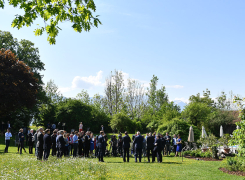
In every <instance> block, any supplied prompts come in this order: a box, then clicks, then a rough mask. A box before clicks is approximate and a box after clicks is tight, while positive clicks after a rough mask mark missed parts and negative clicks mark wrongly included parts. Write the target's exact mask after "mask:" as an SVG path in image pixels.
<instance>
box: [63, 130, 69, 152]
mask: <svg viewBox="0 0 245 180" xmlns="http://www.w3.org/2000/svg"><path fill="white" fill-rule="evenodd" d="M63 138H64V141H65V150H64V156H68V155H69V150H68V146H69V142H68V138H67V134H66V133H64V135H63Z"/></svg>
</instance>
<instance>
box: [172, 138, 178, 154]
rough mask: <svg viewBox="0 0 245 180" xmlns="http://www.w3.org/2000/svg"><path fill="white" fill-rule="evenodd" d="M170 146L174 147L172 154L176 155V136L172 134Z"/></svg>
mask: <svg viewBox="0 0 245 180" xmlns="http://www.w3.org/2000/svg"><path fill="white" fill-rule="evenodd" d="M172 144H173V147H174V154H176V148H177V138H176V135H175V134H174V137H173V140H172Z"/></svg>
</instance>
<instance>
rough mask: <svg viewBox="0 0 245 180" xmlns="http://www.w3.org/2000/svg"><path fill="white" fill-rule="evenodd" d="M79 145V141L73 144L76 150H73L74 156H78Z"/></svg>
mask: <svg viewBox="0 0 245 180" xmlns="http://www.w3.org/2000/svg"><path fill="white" fill-rule="evenodd" d="M77 146H78V144H77V143H74V144H73V148H74V151H73V157H77Z"/></svg>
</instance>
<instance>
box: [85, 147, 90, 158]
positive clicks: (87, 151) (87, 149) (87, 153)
mask: <svg viewBox="0 0 245 180" xmlns="http://www.w3.org/2000/svg"><path fill="white" fill-rule="evenodd" d="M88 155H89V145H87V144H86V145H85V157H88Z"/></svg>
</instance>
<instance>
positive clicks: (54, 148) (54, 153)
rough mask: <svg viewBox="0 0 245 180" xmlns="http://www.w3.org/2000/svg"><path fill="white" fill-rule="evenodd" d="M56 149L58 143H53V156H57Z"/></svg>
mask: <svg viewBox="0 0 245 180" xmlns="http://www.w3.org/2000/svg"><path fill="white" fill-rule="evenodd" d="M56 151H57V149H56V145H53V146H52V156H55V155H56Z"/></svg>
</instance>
